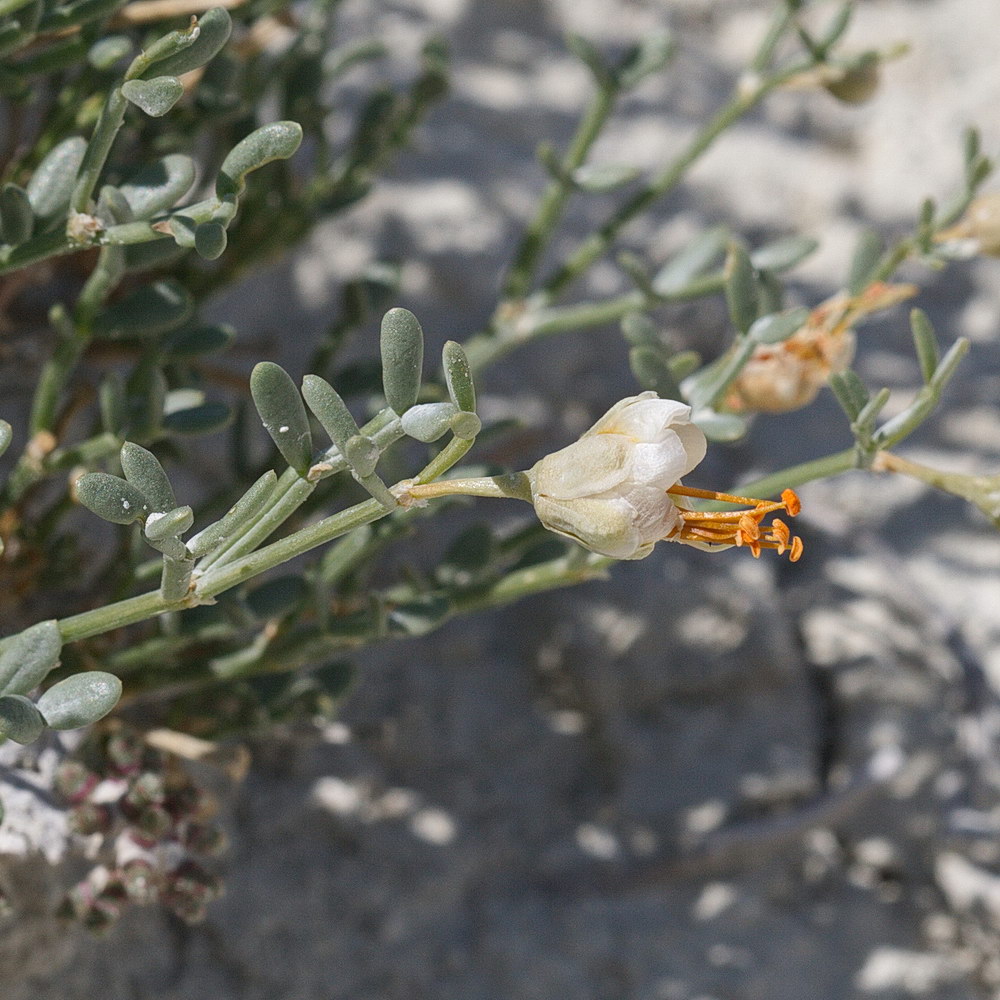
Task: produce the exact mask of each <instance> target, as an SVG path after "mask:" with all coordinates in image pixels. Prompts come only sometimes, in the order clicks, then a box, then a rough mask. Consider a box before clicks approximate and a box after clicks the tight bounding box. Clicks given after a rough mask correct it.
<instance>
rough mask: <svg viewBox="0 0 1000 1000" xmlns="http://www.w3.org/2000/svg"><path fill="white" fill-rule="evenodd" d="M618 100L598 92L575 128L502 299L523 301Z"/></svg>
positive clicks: (604, 89)
mask: <svg viewBox="0 0 1000 1000" xmlns="http://www.w3.org/2000/svg"><path fill="white" fill-rule="evenodd" d="M617 96H618V88H617V87H616V86H614V84H612V83H608V84H606V85H604V86H601V87H599V88H598V90H597V93H596V94H595V95H594V97H593V100H592V101H591V103H590V107H589V108H588V109H587V113H586V115H585V116H584V117H583V120H582V121H581V122H580V125H579V127H578V128H577V131H576V135H575V136H574V137H573V142H572V144H571V145H570V148H569V150H568V151H567V153H566V156H565V158H564V159H563V161H562V163H561V164H560V172H561V176H560V177H555V178H553V179H552V182H551V183H550V184H549V186H548V189H547V190H546V192H545V194H544V195H543V196H542V202H541V205H539V208H538V212H537V213H536V215H535V217H534V219H532V221H531V222H530V223H529V225H528V228H527V230H526V232H525V234H524V237H523V239H522V240H521V245H520V246H519V247H518V250H517V254H516V255H515V257H514V262H513V263H512V265H511V268H510V271H509V273H508V275H507V280H506V281H505V282H504V295H505V296H506V297H507V298H510V299H520V298H523V297H524V296H525V295H526V294H527V292H528V289H529V288H530V287H531V282H532V279H533V277H534V273H535V270H536V268H537V266H538V261H539V258H540V257H541V255H542V253H543V252H544V250H545V248H546V246H548V243H549V241H550V240H551V238H552V233H553V231H554V230H555V227H556V226H557V225H558V224H559V220H560V219H561V218H562V215H563V211H564V209H565V207H566V202H567V200H568V199H569V196H570V195H571V194H572V192H573V182H572V176H571V175H572V173H573V171H574V170H576V169H577V168H578V167H580V166H582V165H583V163H584V161H585V160H586V158H587V154H588V153H589V152H590V148H591V147H592V146H593V144H594V141H595V140H596V139H597V137H598V135H599V134H600V132H601V129H602V128H603V127H604V124H605V122H607V120H608V116H609V115H610V114H611V111H612V109H613V108H614V105H615V99H616V98H617Z"/></svg>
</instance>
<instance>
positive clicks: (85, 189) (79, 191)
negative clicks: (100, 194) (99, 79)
mask: <svg viewBox="0 0 1000 1000" xmlns="http://www.w3.org/2000/svg"><path fill="white" fill-rule="evenodd" d="M127 107H128V101H127V100H126V98H125V95H124V94H123V93H122V89H121V87H115V88H114V90H112V91H111V93H110V94H108V99H107V101H106V102H105V104H104V107H103V108H102V109H101V116H100V118H98V119H97V124H96V125H95V126H94V134H93V135H92V136H91V137H90V142H89V143H88V144H87V151H86V152H85V153H84V154H83V163H82V164H81V165H80V173H79V174H78V179H77V182H76V187H75V188H74V189H73V200H72V202H71V205H70V207H71V210H72V211H74V212H86V211H87V210H88V209H89V208H90V196H91V195H92V194H93V193H94V188H96V187H97V181H98V179H99V178H100V176H101V171H102V170H103V169H104V164H105V163H106V162H107V159H108V154H109V153H110V152H111V147H112V145H114V141H115V137H116V136H117V135H118V130H119V129H120V128H121V127H122V123H123V122H124V121H125V109H126V108H127Z"/></svg>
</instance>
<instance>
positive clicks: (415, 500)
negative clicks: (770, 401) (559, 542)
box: [392, 392, 802, 562]
mask: <svg viewBox="0 0 1000 1000" xmlns="http://www.w3.org/2000/svg"><path fill="white" fill-rule="evenodd" d="M705 450H706V441H705V435H704V434H702V432H701V431H700V430H699V429H698V428H697V427H696V426H695V425H694V424H692V423H691V407H689V406H685V405H684V404H683V403H678V402H675V401H674V400H672V399H660V398H659V397H658V396H657V395H656V393H655V392H644V393H642V394H641V395H639V396H630V397H629V398H628V399H623V400H622V401H621V402H620V403H616V404H615V405H614V406H613V407H611V409H610V410H608V412H607V413H605V414H604V416H603V417H601V419H600V420H598V421H597V423H596V424H594V426H593V427H591V428H590V430H589V431H587V433H586V434H584V435H583V437H581V438H580V440H579V441H576V442H574V443H573V444H571V445H569V446H568V447H566V448H563V449H561V450H560V451H557V452H553V453H552V454H551V455H546V456H545V458H543V459H541V461H539V462H537V463H536V464H535V466H534V467H533V468H531V469H529V470H528V471H527V472H511V473H508V474H507V475H503V476H489V477H486V478H478V479H443V480H438V481H437V482H432V483H418V482H415V481H414V480H412V479H411V480H405V481H403V482H401V483H397V484H396V485H395V486H394V487H393V490H392V493H393V496H394V497H395V498H396V500H397V502H398V503H399V505H400V506H402V507H411V506H413V505H415V504H422V503H426V501H427V500H429V499H431V498H433V497H444V496H478V497H509V498H514V499H518V500H527V501H529V502H530V503H532V504H533V505H534V507H535V513H536V514H537V515H538V519H539V520H540V521H541V522H542V525H543V526H544V527H546V528H548V529H549V531H554V532H556V534H559V535H563V536H565V537H566V538H571V539H572V540H573V541H574V542H578V543H579V544H580V545H582V546H583V547H584V548H587V549H590V550H591V551H592V552H597V553H599V554H600V555H603V556H609V557H610V558H612V559H642V558H644V557H645V556H648V555H649V553H650V552H652V550H653V546H654V545H656V543H657V542H659V541H671V542H683V543H684V544H686V545H695V546H697V547H698V548H702V549H708V550H710V551H717V550H719V549H724V548H729V547H730V546H732V545H736V546H741V545H742V546H746V547H747V548H748V549H749V550H750V552H751V553H752V554H753V555H754V557H757V556H759V555H760V554H761V552H762V551H763V550H764V549H775V550H776V551H777V552H778V554H779V555H781V553H783V552H788V554H789V559H791V561H792V562H795V561H796V560H797V559H798V558H799V556H801V555H802V540H801V539H799V538H795V537H793V536H792V533H791V531H790V530H789V529H788V525H786V524H785V523H784V521H781V520H779V519H778V518H774V519H773V520H772V521H771V523H770V524H767V525H764V524H763V521H764V518H765V517H766V516H767V515H768V514H773V513H776V512H777V511H784V512H785V513H787V514H788V515H789V516H790V517H794V516H795V515H796V514H798V512H799V498H798V497H797V496H796V495H795V493H794V491H792V490H785V491H784V492H783V493H782V494H781V499H780V500H775V501H770V500H754V499H753V498H751V497H738V496H732V495H731V494H729V493H717V492H715V491H714V490H700V489H695V488H694V487H691V486H682V485H681V483H680V480H681V477H682V476H686V475H687V474H688V473H689V472H690V471H691V470H692V469H693V468H694V467H695V466H696V465H697V464H698V463H699V462H700V461H701V460H702V459H703V458H704V457H705ZM681 497H698V498H700V499H704V500H713V501H721V502H722V503H724V504H727V505H738V506H742V505H747V506H744V507H743V509H742V510H727V511H698V510H691V509H690V508H688V507H687V506H684V501H683V500H680V499H675V498H681Z"/></svg>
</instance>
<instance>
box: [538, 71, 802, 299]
mask: <svg viewBox="0 0 1000 1000" xmlns="http://www.w3.org/2000/svg"><path fill="white" fill-rule="evenodd" d="M812 65H813V63H812V61H808V62H804V63H799V64H797V65H795V66H792V67H789V68H787V69H784V70H781V71H779V72H776V73H773V74H772V75H770V76H766V77H762V78H760V79H759V80H758V81H757V82H756V83H755V84H754V85H753V86H752V87H751V88H749V89H747V90H745V91H744V92H742V93H739V92H738V93H737V95H736V96H735V97H734V98H733V99H732V101H730V103H729V104H727V105H726V106H725V107H724V108H722V110H721V111H719V112H718V113H717V114H716V115H715V117H714V118H712V120H711V121H710V122H709V123H708V124H707V125H706V126H705V127H704V128H703V129H702V130H701V131H700V132H698V134H697V135H696V136H695V137H694V139H693V140H692V141H691V143H690V144H689V145H688V147H687V148H686V149H685V150H684V151H683V152H681V153H680V155H679V156H677V157H676V158H675V159H674V161H673V162H672V163H671V164H670V165H669V166H668V167H667V168H666V169H665V170H663V171H662V172H661V173H659V174H658V175H657V176H656V177H654V178H653V179H652V180H651V181H650V182H649V184H648V185H646V186H645V187H644V188H642V189H641V190H639V191H637V192H636V193H635V194H634V195H633V196H632V197H631V198H630V199H629V200H628V201H626V202H625V204H624V205H622V206H621V207H620V208H619V209H618V210H617V211H616V212H614V213H613V214H612V215H611V216H610V217H609V218H608V220H607V221H606V222H605V223H604V225H602V226H601V227H600V228H599V229H598V230H597V232H595V233H593V234H592V235H591V236H590V237H589V238H588V239H586V240H585V241H584V242H583V244H582V245H581V246H580V247H579V249H577V251H576V252H575V253H574V254H573V255H572V256H571V257H570V258H569V260H567V261H566V262H565V263H564V264H563V265H562V266H561V267H559V268H558V269H557V270H556V271H555V272H554V273H553V274H552V275H551V276H550V277H549V278H548V279H547V280H546V281H545V283H544V286H543V287H544V290H545V292H546V293H547V295H548V296H549V297H553V296H555V295H557V294H558V293H559V292H561V291H562V290H563V289H565V288H566V286H567V285H569V284H570V283H571V282H573V281H574V280H575V279H576V278H578V277H579V276H580V275H581V274H583V272H584V271H586V270H587V268H589V267H590V266H591V264H593V263H594V262H595V261H596V260H597V259H598V258H599V257H600V256H601V255H602V254H604V253H605V252H606V251H607V249H608V248H609V247H610V246H611V244H612V242H613V241H614V240H615V238H616V237H617V236H618V234H619V233H620V232H621V230H622V229H624V228H625V226H626V225H628V223H629V222H631V221H632V220H633V219H634V218H635V217H636V216H638V215H640V214H641V213H642V212H644V211H645V210H646V209H647V208H649V207H650V206H651V205H652V204H653V203H654V202H656V201H658V200H659V199H660V198H662V197H663V196H664V195H666V194H668V193H669V192H670V191H671V190H673V188H675V187H676V186H677V185H678V184H679V183H680V182H681V180H683V178H684V175H685V174H686V173H687V171H688V170H689V169H690V167H691V166H692V164H693V163H694V162H695V161H696V160H697V159H698V158H699V157H700V156H701V155H702V154H703V153H704V152H705V151H706V150H707V149H708V148H709V147H710V146H711V145H712V143H714V142H715V140H716V139H717V138H718V137H719V136H720V135H722V133H723V132H725V131H726V129H728V128H730V127H731V126H732V125H734V124H735V123H736V122H737V121H739V119H740V118H742V117H743V116H744V115H745V114H746V113H747V112H748V111H750V110H751V109H752V108H754V107H755V106H756V105H757V104H759V103H760V101H761V100H762V99H763V98H764V97H765V96H766V95H767V94H769V93H770V92H771V91H772V90H774V89H775V88H776V87H778V86H780V85H781V84H782V83H784V81H785V80H788V79H790V78H791V77H793V76H795V75H796V74H798V73H801V72H803V71H804V70H806V69H809V68H810V67H811V66H812Z"/></svg>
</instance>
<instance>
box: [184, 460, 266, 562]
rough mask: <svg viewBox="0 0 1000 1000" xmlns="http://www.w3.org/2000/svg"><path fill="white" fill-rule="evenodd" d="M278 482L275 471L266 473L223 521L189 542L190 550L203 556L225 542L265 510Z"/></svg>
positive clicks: (201, 532)
mask: <svg viewBox="0 0 1000 1000" xmlns="http://www.w3.org/2000/svg"><path fill="white" fill-rule="evenodd" d="M277 481H278V478H277V476H275V474H274V471H273V470H271V469H269V470H268V471H267V472H265V473H264V475H263V476H261V477H260V479H258V480H257V482H255V483H254V484H253V486H251V487H250V489H248V490H247V491H246V493H244V494H243V496H242V497H241V498H240V499H239V500H238V501H237V502H236V504H235V505H234V506H233V508H232V509H231V510H230V511H229V512H228V513H227V514H226V515H225V516H224V517H223V518H222V519H221V520H219V521H216V522H215V524H210V525H209V526H208V527H207V528H205V529H204V530H203V531H200V532H199V533H198V534H197V535H195V536H194V537H193V538H192V539H191V540H190V541H189V542H188V549H189V550H190V551H191V552H192V553H193V554H194V555H196V556H203V555H205V554H206V553H208V552H211V551H212V549H214V548H216V547H217V546H219V545H221V544H222V543H223V542H225V541H226V539H227V538H229V536H230V535H231V534H232V533H233V532H234V531H236V530H237V529H239V528H241V527H243V525H244V524H246V523H247V522H249V521H250V520H252V519H253V518H255V517H256V516H257V515H258V514H259V513H260V512H261V510H263V508H264V504H266V503H267V499H268V497H269V496H270V495H271V493H272V492H273V490H274V487H275V484H276V483H277Z"/></svg>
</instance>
